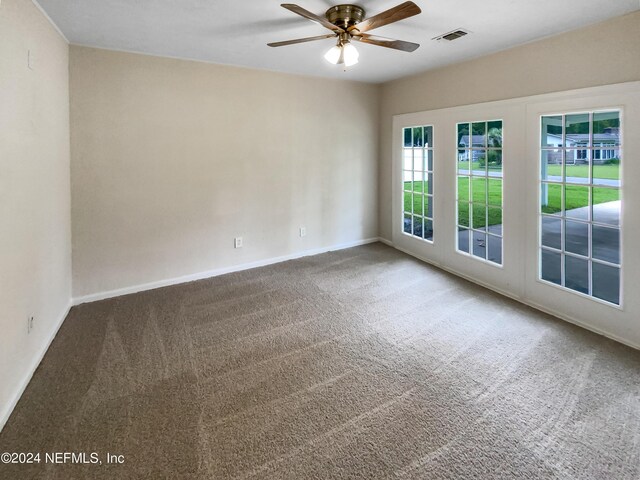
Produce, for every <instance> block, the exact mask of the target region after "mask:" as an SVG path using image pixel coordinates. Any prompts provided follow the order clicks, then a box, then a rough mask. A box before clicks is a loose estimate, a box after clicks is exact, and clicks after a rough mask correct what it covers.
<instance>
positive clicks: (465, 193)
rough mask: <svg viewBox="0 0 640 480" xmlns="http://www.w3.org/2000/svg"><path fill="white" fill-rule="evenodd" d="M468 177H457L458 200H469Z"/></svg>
mask: <svg viewBox="0 0 640 480" xmlns="http://www.w3.org/2000/svg"><path fill="white" fill-rule="evenodd" d="M469 198H470V197H469V177H458V200H460V201H467V200H469Z"/></svg>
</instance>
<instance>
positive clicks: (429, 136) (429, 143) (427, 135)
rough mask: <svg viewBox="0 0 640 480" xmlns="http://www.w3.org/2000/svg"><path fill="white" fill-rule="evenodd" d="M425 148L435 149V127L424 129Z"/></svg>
mask: <svg viewBox="0 0 640 480" xmlns="http://www.w3.org/2000/svg"><path fill="white" fill-rule="evenodd" d="M424 146H425V147H433V127H424Z"/></svg>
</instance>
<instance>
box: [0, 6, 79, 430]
mask: <svg viewBox="0 0 640 480" xmlns="http://www.w3.org/2000/svg"><path fill="white" fill-rule="evenodd" d="M28 50H31V54H32V69H30V68H29V67H28V65H27V51H28ZM68 51H69V49H68V45H67V43H66V42H65V41H64V40H63V39H62V38H61V37H60V35H59V34H58V33H57V32H56V31H55V30H54V28H53V27H52V26H51V25H50V24H49V23H48V21H47V20H46V19H45V17H44V16H43V15H42V14H41V13H40V11H39V10H38V9H37V8H36V7H35V6H34V5H33V3H32V2H31V1H29V0H3V1H2V3H0V225H1V227H0V232H1V233H0V272H1V273H0V332H1V333H0V428H1V427H2V425H3V424H4V421H5V420H6V417H7V415H8V413H9V412H10V411H11V409H12V408H13V405H14V403H15V401H16V400H17V396H18V395H19V394H20V393H21V391H22V389H23V387H24V386H26V382H27V381H28V379H29V378H30V375H31V373H32V371H33V370H34V369H35V367H36V366H37V362H38V361H39V360H40V357H41V355H42V354H43V353H44V350H45V349H46V347H47V346H48V343H49V340H50V339H51V337H52V336H53V335H54V334H55V332H56V330H57V327H58V325H59V323H60V321H61V319H62V317H63V315H64V314H65V313H66V311H67V309H68V307H69V302H70V298H71V226H70V201H69V79H68V71H69V70H68ZM29 316H33V317H34V328H33V330H32V331H31V333H27V318H28V317H29Z"/></svg>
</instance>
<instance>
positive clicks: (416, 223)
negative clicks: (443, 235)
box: [413, 216, 422, 237]
mask: <svg viewBox="0 0 640 480" xmlns="http://www.w3.org/2000/svg"><path fill="white" fill-rule="evenodd" d="M413 234H414V235H415V236H416V237H422V218H421V217H416V216H414V217H413Z"/></svg>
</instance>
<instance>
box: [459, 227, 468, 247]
mask: <svg viewBox="0 0 640 480" xmlns="http://www.w3.org/2000/svg"><path fill="white" fill-rule="evenodd" d="M469 232H470V230H467V229H466V228H460V229H458V250H460V251H461V252H465V253H469V239H470V236H469Z"/></svg>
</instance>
